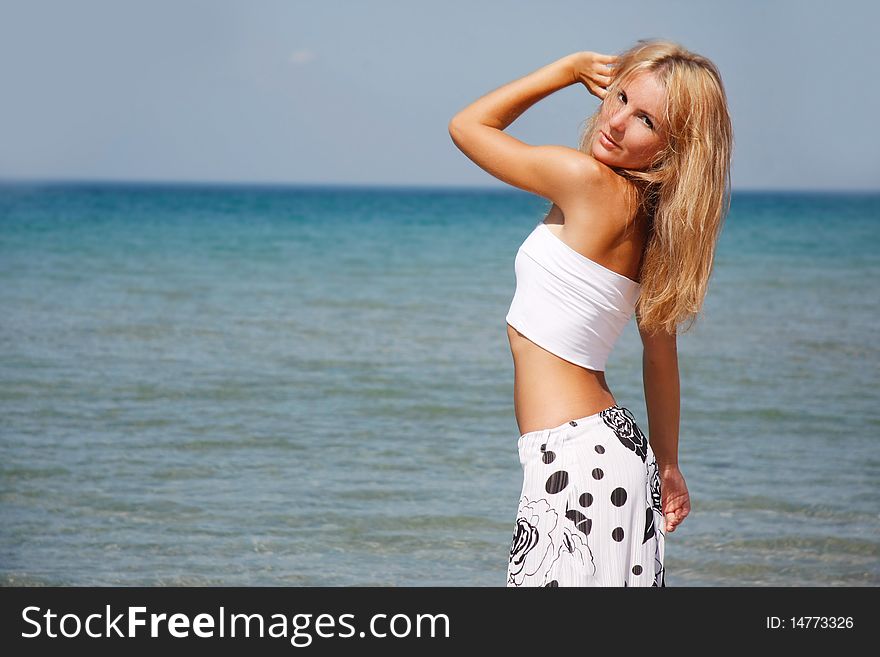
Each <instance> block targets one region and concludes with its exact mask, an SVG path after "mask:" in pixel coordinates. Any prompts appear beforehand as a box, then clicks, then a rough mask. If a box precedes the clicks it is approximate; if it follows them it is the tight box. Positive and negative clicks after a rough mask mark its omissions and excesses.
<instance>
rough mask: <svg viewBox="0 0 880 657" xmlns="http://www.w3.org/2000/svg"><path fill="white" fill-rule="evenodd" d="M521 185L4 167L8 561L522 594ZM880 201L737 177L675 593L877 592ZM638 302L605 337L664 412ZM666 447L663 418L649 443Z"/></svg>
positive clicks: (697, 380) (1, 546)
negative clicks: (117, 177)
mask: <svg viewBox="0 0 880 657" xmlns="http://www.w3.org/2000/svg"><path fill="white" fill-rule="evenodd" d="M548 208H549V203H548V202H547V201H545V200H544V199H542V198H540V197H537V196H533V195H531V194H527V193H525V192H520V191H519V190H515V189H473V188H407V187H402V188H396V187H334V186H281V185H220V184H194V183H180V184H171V183H169V184H166V183H126V182H107V183H102V182H63V181H60V182H21V181H15V182H5V183H4V184H3V185H0V309H2V310H0V585H5V586H60V585H70V586H87V585H95V586H168V585H177V586H196V585H204V586H401V587H405V586H485V587H488V586H505V585H506V568H507V562H508V557H509V550H510V543H511V539H512V536H513V529H514V523H515V515H516V511H517V504H518V501H519V494H520V491H521V486H522V469H521V465H520V462H519V457H518V454H517V438H518V437H519V434H518V429H517V425H516V421H515V417H514V411H513V362H512V358H511V355H510V350H509V345H508V342H507V335H506V324H505V315H506V312H507V309H508V307H509V304H510V300H511V298H512V295H513V291H514V286H515V278H514V269H513V262H514V257H515V254H516V249H517V248H518V246H519V244H520V243H521V242H522V241H523V239H525V237H526V236H527V235H528V234H529V232H531V230H532V229H533V228H534V226H535V225H536V223H537V222H539V221H540V220H541V219H542V217H543V216H544V214H545V213H546V211H547V209H548ZM878 281H880V194H877V193H859V192H852V193H848V192H837V193H819V192H813V193H807V192H795V191H778V192H766V191H762V192H759V191H736V190H735V191H734V193H733V197H732V202H731V210H730V214H729V215H728V216H727V218H726V220H725V223H724V229H723V231H722V234H721V238H720V241H719V243H718V249H717V254H716V259H715V264H714V269H713V273H712V277H711V279H710V284H709V292H708V295H707V297H706V302H705V304H704V306H703V309H702V311H701V314H700V316H699V318H698V320H697V322H696V323H695V324H694V326H693V327H692V328H691V329H690V330H688V331H687V332H684V333H682V334H681V335H680V336H679V339H678V350H679V367H680V377H681V426H680V434H679V463H680V467H681V470H682V473H683V474H684V476H685V479H686V481H687V484H688V488H689V491H690V497H691V513H690V515H689V516H688V517H687V518H686V519H685V521H684V522H683V523H682V524H681V525H680V526H679V527H678V528H677V529H676V531H675V532H673V533H670V534H668V535H667V540H666V560H665V565H666V586H668V587H674V586H681V587H684V586H699V587H711V586H758V587H760V586H877V585H878V584H880V395H878V378H880V376H878V372H880V329H878V309H880V303H878V302H880V292H878ZM641 357H642V352H641V342H640V339H639V335H638V330H637V327H636V325H635V321H634V320H632V321H631V322H630V323H629V324H628V325H627V327H626V329H625V331H624V333H623V335H622V336H621V338H620V340H619V342H618V343H617V345H616V347H615V349H614V351H613V352H612V354H611V357H610V358H609V361H608V369H607V371H606V378H607V380H608V384H609V387H610V389H611V390H612V392H613V394H614V396H615V399H616V400H617V401H618V403H619V404H621V405H623V406H626V407H627V408H629V409H631V410H632V411H633V413H634V415H635V417H636V419H637V421H638V422H639V424H640V425H641V426H642V427H643V428H645V429H647V415H646V409H645V402H644V389H643V383H642V372H641V362H642V361H641ZM649 439H650V436H649Z"/></svg>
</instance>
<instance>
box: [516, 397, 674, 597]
mask: <svg viewBox="0 0 880 657" xmlns="http://www.w3.org/2000/svg"><path fill="white" fill-rule="evenodd" d="M518 445H519V458H520V463H521V464H522V467H523V487H522V495H521V497H520V501H519V509H518V510H517V518H516V527H515V529H514V532H513V540H512V542H511V544H510V561H509V563H508V567H507V586H666V579H665V572H664V567H663V553H664V543H665V531H664V528H665V523H664V518H663V512H662V509H661V506H660V499H661V498H660V475H659V472H658V469H657V460H656V459H655V458H654V452H653V451H652V450H651V445H650V444H649V442H648V440H647V438H646V437H645V434H644V433H642V431H641V429H640V428H639V427H638V425H637V424H636V422H635V418H634V417H633V415H632V413H631V412H630V411H629V409H627V408H624V407H623V406H617V405H615V406H611V407H610V408H606V409H605V410H603V411H600V412H598V413H596V414H594V415H590V416H587V417H582V418H577V419H575V420H571V421H569V422H566V423H565V424H562V425H559V426H558V427H554V428H552V429H541V430H539V431H532V432H529V433H525V434H523V435H522V436H520V438H519V443H518Z"/></svg>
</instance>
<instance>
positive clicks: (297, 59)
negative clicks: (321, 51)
mask: <svg viewBox="0 0 880 657" xmlns="http://www.w3.org/2000/svg"><path fill="white" fill-rule="evenodd" d="M317 57H318V55H317V54H315V52H314V51H312V50H296V51H294V52H293V53H291V55H290V59H289V61H290V63H291V64H295V65H296V66H302V65H303V64H308V63H309V62H310V61H312V60H314V59H316V58H317Z"/></svg>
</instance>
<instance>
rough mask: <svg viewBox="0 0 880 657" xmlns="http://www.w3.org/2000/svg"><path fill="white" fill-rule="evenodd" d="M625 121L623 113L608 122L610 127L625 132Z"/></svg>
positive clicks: (616, 114) (612, 116) (613, 116)
mask: <svg viewBox="0 0 880 657" xmlns="http://www.w3.org/2000/svg"><path fill="white" fill-rule="evenodd" d="M625 120H626V119H625V117H624V113H623V112H622V111H621V112H616V113H614V114H612V115H611V119H610V120H609V121H608V125H609V126H611V127H612V128H614V129H615V130H616V131H617V132H620V131H622V130H623V126H624V125H625ZM613 136H614V135H612V137H613Z"/></svg>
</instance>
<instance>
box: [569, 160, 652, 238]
mask: <svg viewBox="0 0 880 657" xmlns="http://www.w3.org/2000/svg"><path fill="white" fill-rule="evenodd" d="M584 157H585V158H587V159H588V160H589V163H590V166H589V167H587V168H588V170H589V171H590V174H589V180H588V181H587V182H586V184H585V185H584V188H583V193H582V194H577V195H576V196H575V198H574V200H572V201H570V202H569V204H568V205H569V206H570V207H568V208H563V210H565V209H568V210H569V212H570V213H571V214H574V215H579V214H588V215H591V216H594V217H602V218H603V220H604V221H610V222H611V223H613V224H617V223H620V222H623V223H628V222H629V221H631V220H633V219H637V217H636V214H637V212H638V189H637V187H636V186H635V184H634V183H633V182H632V181H630V180H628V179H627V178H624V177H623V176H621V175H620V174H619V173H617V172H616V171H615V170H614V169H612V168H611V167H609V166H608V165H606V164H604V163H603V162H600V161H599V160H597V159H596V158H594V157H593V156H592V155H590V154H588V153H585V154H584Z"/></svg>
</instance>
